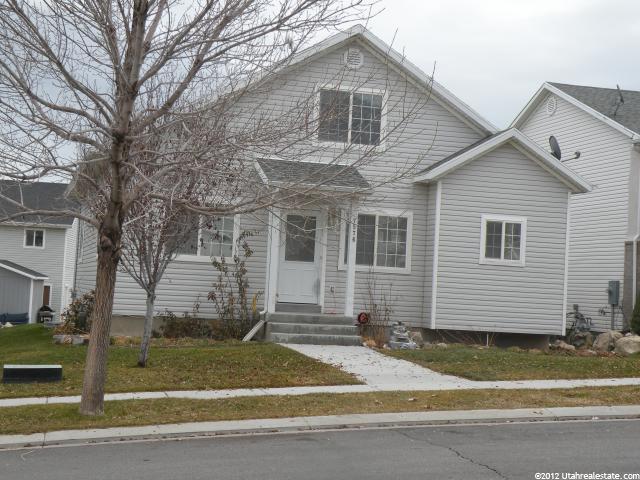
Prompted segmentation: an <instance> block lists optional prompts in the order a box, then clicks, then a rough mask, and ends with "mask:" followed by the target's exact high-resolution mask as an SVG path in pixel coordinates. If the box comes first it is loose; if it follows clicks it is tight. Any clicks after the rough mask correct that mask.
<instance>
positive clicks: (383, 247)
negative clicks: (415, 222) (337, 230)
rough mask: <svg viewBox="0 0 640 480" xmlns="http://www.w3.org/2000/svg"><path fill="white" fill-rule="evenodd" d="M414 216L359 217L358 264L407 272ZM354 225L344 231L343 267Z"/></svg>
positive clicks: (365, 214) (375, 215) (369, 214)
mask: <svg viewBox="0 0 640 480" xmlns="http://www.w3.org/2000/svg"><path fill="white" fill-rule="evenodd" d="M410 218H411V216H410V215H408V214H405V215H400V216H395V215H384V214H375V213H361V214H359V215H358V230H357V232H358V235H357V238H356V265H357V266H366V267H373V268H383V269H387V268H390V269H408V267H409V245H410V238H411V222H410ZM351 228H352V227H351V225H350V224H349V222H346V225H345V228H344V242H343V245H344V251H343V259H342V260H343V264H344V265H346V264H347V261H348V258H349V245H350V242H349V237H350V234H351Z"/></svg>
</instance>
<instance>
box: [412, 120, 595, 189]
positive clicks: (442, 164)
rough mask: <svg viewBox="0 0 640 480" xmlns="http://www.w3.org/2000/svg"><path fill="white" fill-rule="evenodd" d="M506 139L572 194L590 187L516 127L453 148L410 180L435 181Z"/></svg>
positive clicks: (482, 154)
mask: <svg viewBox="0 0 640 480" xmlns="http://www.w3.org/2000/svg"><path fill="white" fill-rule="evenodd" d="M508 142H513V143H515V144H518V145H519V146H520V147H521V148H524V149H525V151H527V152H528V154H529V156H530V158H532V159H535V161H536V162H537V163H539V164H540V165H541V166H542V167H543V168H545V169H546V170H547V171H549V172H550V173H551V174H552V175H554V176H556V177H557V178H558V179H559V180H560V181H562V182H563V183H564V184H565V185H567V186H568V187H569V189H570V190H571V191H572V192H573V193H586V192H589V191H590V190H591V185H590V184H589V183H588V182H587V181H586V180H584V179H583V178H582V177H581V176H580V175H578V174H577V173H576V172H574V171H573V170H571V169H570V168H569V167H567V166H566V165H564V164H563V163H562V162H561V161H560V160H558V159H557V158H556V157H554V156H553V155H551V154H550V153H549V152H547V151H546V150H544V149H542V148H541V147H540V146H539V145H537V144H536V143H535V142H533V141H532V140H531V139H530V138H528V137H527V136H526V135H524V134H523V133H522V132H520V131H519V130H517V129H516V128H509V129H507V130H503V131H502V132H497V133H494V134H493V135H489V136H488V137H486V138H483V139H482V140H480V141H478V142H476V143H474V144H471V145H469V146H468V147H465V148H463V149H462V150H459V151H457V152H456V153H454V154H452V155H449V156H448V157H446V158H443V159H442V160H440V161H439V162H436V163H434V164H433V165H431V166H430V167H428V168H426V169H425V170H423V171H422V172H420V173H418V174H417V175H416V176H415V178H414V181H415V182H418V183H430V182H433V181H437V180H439V179H441V178H442V177H444V176H445V175H448V174H449V173H451V172H453V171H454V170H457V169H458V168H461V167H463V166H464V165H466V164H467V163H469V162H472V161H474V160H476V159H478V158H481V157H482V156H484V155H486V154H487V153H489V152H490V151H492V150H494V149H496V148H498V147H500V146H501V145H504V144H506V143H508Z"/></svg>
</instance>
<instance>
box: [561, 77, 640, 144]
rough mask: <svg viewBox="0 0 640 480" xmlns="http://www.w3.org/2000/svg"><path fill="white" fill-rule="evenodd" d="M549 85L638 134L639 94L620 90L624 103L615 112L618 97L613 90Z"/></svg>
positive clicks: (639, 128)
mask: <svg viewBox="0 0 640 480" xmlns="http://www.w3.org/2000/svg"><path fill="white" fill-rule="evenodd" d="M549 84H550V85H553V86H554V87H556V88H559V89H560V90H562V91H563V92H564V93H566V94H568V95H571V96H572V97H573V98H575V99H576V100H578V101H579V102H582V103H584V104H585V105H587V106H589V107H591V108H593V109H594V110H596V111H597V112H600V113H602V114H603V115H606V116H607V117H609V118H610V119H612V120H614V121H616V122H618V123H619V124H620V125H622V126H623V127H626V128H628V129H629V130H631V131H633V132H636V133H640V92H638V91H635V90H622V98H624V103H623V104H621V105H620V107H619V108H618V111H617V112H616V102H618V100H619V98H620V95H619V93H618V90H617V89H615V88H600V87H585V86H582V85H569V84H566V83H552V82H549ZM614 112H615V115H614Z"/></svg>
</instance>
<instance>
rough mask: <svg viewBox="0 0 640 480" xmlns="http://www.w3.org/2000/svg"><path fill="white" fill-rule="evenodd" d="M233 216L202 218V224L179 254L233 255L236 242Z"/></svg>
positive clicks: (220, 256)
mask: <svg viewBox="0 0 640 480" xmlns="http://www.w3.org/2000/svg"><path fill="white" fill-rule="evenodd" d="M234 232H235V220H234V217H233V216H228V217H218V218H216V219H214V220H208V219H205V218H202V219H201V220H200V226H199V228H198V229H197V230H194V232H193V234H192V235H191V238H190V239H189V240H187V241H186V242H185V243H184V244H183V245H182V246H181V247H180V248H179V249H178V255H191V256H199V257H218V258H222V257H227V258H228V257H232V256H233V251H234V242H235V235H234Z"/></svg>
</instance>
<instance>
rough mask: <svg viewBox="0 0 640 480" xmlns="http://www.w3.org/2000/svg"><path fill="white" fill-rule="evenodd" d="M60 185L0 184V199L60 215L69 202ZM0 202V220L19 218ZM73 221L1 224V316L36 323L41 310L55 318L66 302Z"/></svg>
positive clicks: (34, 220)
mask: <svg viewBox="0 0 640 480" xmlns="http://www.w3.org/2000/svg"><path fill="white" fill-rule="evenodd" d="M66 189H67V184H64V183H47V182H37V183H18V182H16V181H13V180H0V195H2V196H4V197H8V198H11V199H12V200H14V201H15V202H18V203H21V204H22V205H24V206H25V207H26V208H29V209H47V210H63V209H67V208H68V207H69V205H70V203H71V202H70V201H69V200H68V199H67V198H66V197H65V192H66ZM19 211H20V209H19V208H18V207H16V206H15V205H14V204H12V203H11V202H8V201H6V200H3V199H0V218H1V217H2V216H7V215H11V214H14V213H18V212H19ZM77 226H78V222H77V220H75V219H74V218H71V217H62V216H60V217H58V216H50V217H43V216H30V215H23V216H20V217H18V218H14V219H13V220H11V221H9V222H5V223H0V315H2V314H23V313H27V314H28V321H29V322H31V323H33V322H35V321H36V320H37V312H38V310H39V309H40V307H42V306H43V305H47V306H49V307H50V308H51V309H53V310H54V312H56V313H55V315H56V317H57V316H58V315H59V314H60V313H61V312H62V311H63V309H64V308H66V306H67V305H68V304H69V302H70V300H71V293H72V290H73V283H74V274H75V263H76V258H75V253H76V245H77Z"/></svg>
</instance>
